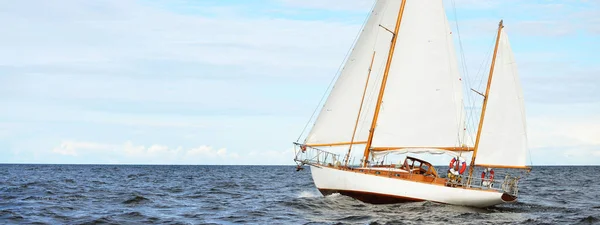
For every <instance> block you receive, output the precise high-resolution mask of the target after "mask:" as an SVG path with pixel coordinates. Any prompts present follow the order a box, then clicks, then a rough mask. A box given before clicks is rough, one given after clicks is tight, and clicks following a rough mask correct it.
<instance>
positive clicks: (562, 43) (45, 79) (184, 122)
mask: <svg viewBox="0 0 600 225" xmlns="http://www.w3.org/2000/svg"><path fill="white" fill-rule="evenodd" d="M445 3H446V6H447V7H446V9H447V14H448V17H449V19H450V20H451V22H452V23H453V26H454V22H455V21H456V17H455V15H454V13H453V7H452V2H451V1H445ZM372 4H373V1H370V0H329V1H322V0H303V1H300V0H243V1H242V0H230V1H223V0H218V1H217V0H202V1H185V0H177V1H172V0H170V1H158V0H148V1H122V0H105V1H74V0H73V1H71V0H65V1H59V2H47V1H6V2H4V3H3V4H2V5H3V7H2V8H1V9H0V27H2V30H3V32H2V33H1V34H0V49H1V51H0V105H1V107H0V163H128V164H132V163H135V164H291V163H292V161H291V158H292V157H293V155H292V150H291V148H292V145H291V142H292V141H295V140H296V138H297V136H298V135H299V133H300V131H301V129H302V127H303V126H304V124H305V122H306V120H307V119H308V117H309V116H310V114H311V113H312V110H313V109H314V107H315V106H316V105H317V103H318V100H319V99H320V97H321V95H322V94H323V92H324V90H325V89H326V88H327V85H328V83H329V81H330V80H331V78H332V77H333V76H334V74H335V73H336V71H337V69H338V67H339V65H340V63H341V62H342V59H343V57H344V55H345V54H346V52H347V51H348V49H349V48H350V47H351V44H352V41H353V39H354V37H355V36H356V34H357V32H358V30H359V29H360V26H361V24H362V22H363V21H364V19H365V17H366V15H367V13H368V11H369V9H370V8H371V6H372ZM455 5H456V12H457V15H458V19H459V20H458V25H459V28H460V33H461V38H462V42H463V48H464V54H465V58H466V64H467V68H468V72H469V76H471V77H478V76H479V74H480V73H478V68H479V67H480V65H481V64H482V62H484V61H489V59H488V58H486V54H487V53H488V52H489V51H490V43H491V41H492V40H493V38H494V30H495V29H496V26H497V23H498V20H499V19H504V20H505V25H506V29H507V32H508V33H509V35H510V39H511V45H512V47H513V50H514V51H515V57H516V60H517V62H518V65H519V72H520V76H521V79H522V81H523V89H524V92H525V98H526V110H527V116H528V117H527V119H528V129H529V145H530V149H531V154H532V161H533V163H534V164H537V165H540V164H544V165H561V164H596V165H598V164H600V64H599V61H600V56H598V52H600V19H599V18H600V3H598V2H597V1H575V0H570V1H568V0H565V1H517V0H505V1H496V0H455ZM457 46H458V45H457ZM475 83H477V82H476V81H475Z"/></svg>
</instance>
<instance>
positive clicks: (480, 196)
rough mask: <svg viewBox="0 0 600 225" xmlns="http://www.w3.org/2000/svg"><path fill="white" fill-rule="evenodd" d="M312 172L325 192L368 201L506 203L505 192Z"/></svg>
mask: <svg viewBox="0 0 600 225" xmlns="http://www.w3.org/2000/svg"><path fill="white" fill-rule="evenodd" d="M310 169H311V173H312V177H313V180H314V182H315V185H316V186H317V188H318V189H319V191H321V193H323V194H329V193H340V194H343V195H348V196H350V197H353V198H356V199H359V200H361V201H364V202H370V203H393V202H402V201H432V202H439V203H446V204H452V205H464V206H473V207H489V206H493V205H498V204H502V203H505V202H506V201H504V200H502V195H503V193H500V192H495V191H484V190H474V189H464V188H453V187H446V186H442V185H436V184H429V183H422V182H415V181H409V180H402V179H397V178H388V177H382V176H375V175H369V174H363V173H357V172H352V171H344V170H338V169H333V168H327V167H315V166H311V167H310ZM513 200H514V199H513Z"/></svg>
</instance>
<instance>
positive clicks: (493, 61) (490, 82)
mask: <svg viewBox="0 0 600 225" xmlns="http://www.w3.org/2000/svg"><path fill="white" fill-rule="evenodd" d="M502 23H503V22H502V20H500V23H499V24H498V35H497V37H496V46H495V47H494V56H492V65H491V68H490V75H489V76H488V82H487V87H486V89H485V95H484V96H483V107H482V108H481V117H479V128H478V129H477V137H476V138H475V148H474V149H473V156H472V157H471V164H470V166H469V181H470V180H471V176H472V175H473V169H475V157H476V156H477V149H478V148H479V138H480V137H481V128H482V127H483V119H484V118H485V109H486V107H487V100H488V96H490V86H491V84H492V76H493V75H494V66H495V65H496V55H497V54H498V45H499V44H500V34H501V32H502V28H504V25H503V24H502Z"/></svg>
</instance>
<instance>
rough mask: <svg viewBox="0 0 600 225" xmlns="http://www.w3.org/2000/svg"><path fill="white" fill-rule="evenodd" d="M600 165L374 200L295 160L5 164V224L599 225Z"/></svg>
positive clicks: (1, 209) (0, 210) (0, 208)
mask: <svg viewBox="0 0 600 225" xmlns="http://www.w3.org/2000/svg"><path fill="white" fill-rule="evenodd" d="M599 171H600V167H592V166H589V167H588V166H574V167H569V166H557V167H538V166H536V167H534V168H533V170H532V171H531V173H530V174H529V175H528V176H527V177H525V178H524V179H523V180H521V181H520V190H519V195H520V199H519V201H518V202H517V203H513V204H505V205H500V206H495V207H490V208H486V209H478V208H470V207H462V206H452V205H444V204H439V203H433V202H414V203H400V204H391V205H371V204H367V203H363V202H360V201H358V200H355V199H352V198H349V197H346V196H342V195H335V194H334V195H330V196H325V197H324V196H322V195H321V194H320V193H319V192H318V190H317V189H316V188H315V186H314V184H313V182H312V178H311V176H310V169H309V168H306V169H305V170H303V171H299V172H296V168H295V166H172V165H164V166H163V165H142V166H138V165H25V164H18V165H13V164H0V224H600V181H599V180H600V179H598V178H600V176H599V175H598V174H599Z"/></svg>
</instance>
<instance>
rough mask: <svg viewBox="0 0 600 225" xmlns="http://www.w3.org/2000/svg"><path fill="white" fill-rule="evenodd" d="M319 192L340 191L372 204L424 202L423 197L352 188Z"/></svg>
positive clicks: (328, 193)
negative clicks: (353, 189) (352, 189)
mask: <svg viewBox="0 0 600 225" xmlns="http://www.w3.org/2000/svg"><path fill="white" fill-rule="evenodd" d="M319 192H321V194H323V195H324V196H327V195H332V194H336V193H339V194H341V195H344V196H348V197H351V198H354V199H357V200H359V201H361V202H366V203H370V204H395V203H406V202H422V201H425V200H423V199H416V198H409V197H406V196H397V195H386V194H379V193H372V192H364V191H351V190H332V189H324V188H321V189H319Z"/></svg>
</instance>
